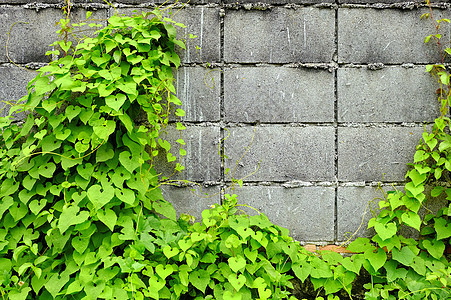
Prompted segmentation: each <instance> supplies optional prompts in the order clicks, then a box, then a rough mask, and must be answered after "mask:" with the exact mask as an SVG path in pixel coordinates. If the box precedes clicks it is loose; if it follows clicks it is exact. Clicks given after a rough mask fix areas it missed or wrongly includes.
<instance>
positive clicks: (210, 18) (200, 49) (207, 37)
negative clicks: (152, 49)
mask: <svg viewBox="0 0 451 300" xmlns="http://www.w3.org/2000/svg"><path fill="white" fill-rule="evenodd" d="M133 11H137V12H138V13H140V12H142V11H151V9H143V8H126V9H118V12H119V14H126V15H132V14H134V12H133ZM170 12H172V14H171V13H170ZM111 13H114V10H111ZM167 16H168V17H169V18H172V19H173V20H174V21H176V22H179V23H182V24H184V25H185V26H186V27H185V28H180V27H177V26H176V29H177V38H178V39H180V40H183V41H184V42H185V44H186V50H183V49H180V48H178V47H177V48H178V50H177V53H178V54H179V56H180V59H181V60H182V62H184V63H191V62H210V63H211V62H219V61H220V60H221V59H220V45H221V40H220V32H219V30H220V22H219V9H218V8H207V7H185V8H183V9H181V10H177V9H173V10H172V11H171V10H169V13H168V15H167ZM190 34H192V35H195V36H197V38H194V39H190V38H189V35H190Z"/></svg>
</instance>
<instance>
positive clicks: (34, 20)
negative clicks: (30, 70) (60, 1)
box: [0, 7, 106, 63]
mask: <svg viewBox="0 0 451 300" xmlns="http://www.w3.org/2000/svg"><path fill="white" fill-rule="evenodd" d="M85 16H86V11H84V10H81V9H74V10H73V11H72V16H71V18H72V19H73V20H80V21H81V20H83V19H84V18H85ZM93 16H94V17H95V18H98V19H106V10H97V11H96V12H94V13H93ZM63 17H64V15H63V13H62V12H61V10H60V9H54V8H46V9H41V10H39V11H36V10H31V9H23V8H18V7H0V32H2V34H1V35H0V44H1V45H5V46H6V45H8V53H9V57H10V58H11V59H12V60H13V61H14V62H16V63H28V62H49V61H50V59H49V58H48V57H47V56H46V55H45V53H46V52H47V51H48V50H50V49H51V48H50V47H49V45H50V44H52V43H53V42H55V41H57V40H61V38H60V37H59V36H58V34H57V33H56V31H57V30H58V29H60V28H59V27H57V26H55V24H56V23H57V22H58V21H59V20H60V19H62V18H63ZM91 32H93V30H91ZM8 33H10V34H9V35H8ZM84 33H86V32H84ZM8 36H9V40H8ZM0 62H9V59H8V57H7V55H6V51H2V52H1V53H0Z"/></svg>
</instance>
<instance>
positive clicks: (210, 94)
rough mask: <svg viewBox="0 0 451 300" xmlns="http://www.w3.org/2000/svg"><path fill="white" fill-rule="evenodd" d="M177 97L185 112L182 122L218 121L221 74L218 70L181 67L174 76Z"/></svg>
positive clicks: (219, 114)
mask: <svg viewBox="0 0 451 300" xmlns="http://www.w3.org/2000/svg"><path fill="white" fill-rule="evenodd" d="M175 79H176V82H175V88H176V91H177V97H178V98H179V99H180V101H182V103H183V105H182V109H184V110H185V117H183V118H182V120H184V121H195V122H202V121H219V119H220V116H221V112H220V109H221V98H220V96H221V74H220V71H219V70H218V69H207V68H203V67H182V68H180V69H179V70H178V71H177V72H176V74H175Z"/></svg>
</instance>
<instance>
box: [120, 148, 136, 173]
mask: <svg viewBox="0 0 451 300" xmlns="http://www.w3.org/2000/svg"><path fill="white" fill-rule="evenodd" d="M119 162H120V163H121V165H122V166H124V168H125V169H127V171H129V172H130V173H133V171H134V170H136V168H138V167H139V166H140V165H141V164H140V162H139V158H137V157H133V156H132V155H131V154H130V152H128V151H122V152H121V154H119Z"/></svg>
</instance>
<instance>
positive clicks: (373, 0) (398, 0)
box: [338, 0, 446, 9]
mask: <svg viewBox="0 0 451 300" xmlns="http://www.w3.org/2000/svg"><path fill="white" fill-rule="evenodd" d="M338 2H339V3H340V4H343V3H352V4H378V3H384V4H385V3H386V4H401V5H400V6H399V7H400V8H405V9H409V8H410V9H411V8H413V4H416V3H418V4H424V1H414V2H413V1H406V0H339V1H338ZM430 2H431V3H439V2H442V3H446V0H430Z"/></svg>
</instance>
